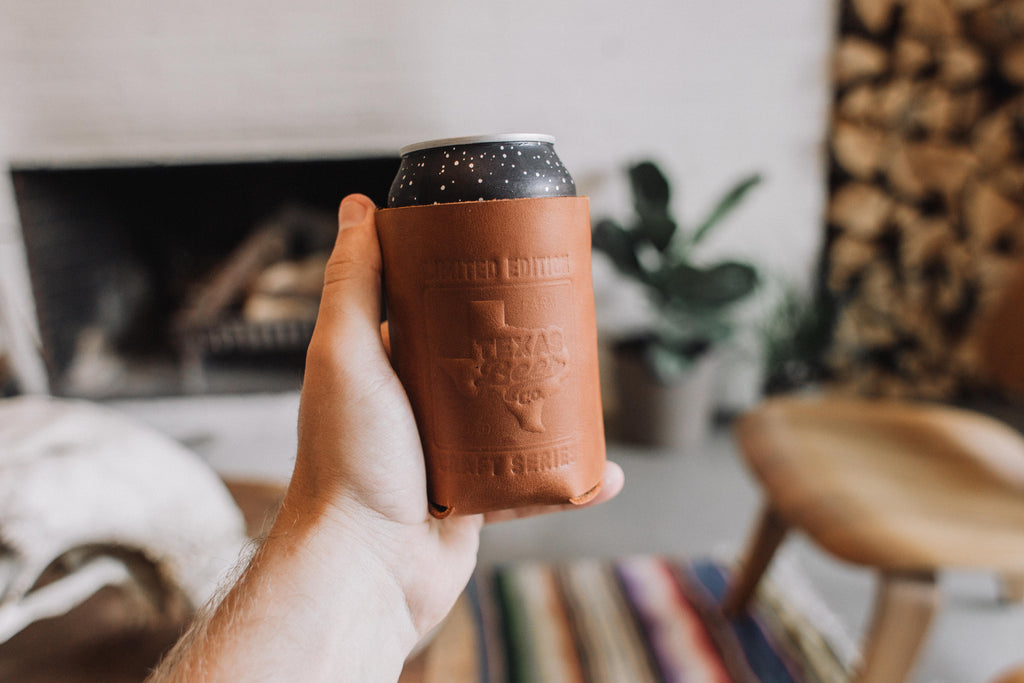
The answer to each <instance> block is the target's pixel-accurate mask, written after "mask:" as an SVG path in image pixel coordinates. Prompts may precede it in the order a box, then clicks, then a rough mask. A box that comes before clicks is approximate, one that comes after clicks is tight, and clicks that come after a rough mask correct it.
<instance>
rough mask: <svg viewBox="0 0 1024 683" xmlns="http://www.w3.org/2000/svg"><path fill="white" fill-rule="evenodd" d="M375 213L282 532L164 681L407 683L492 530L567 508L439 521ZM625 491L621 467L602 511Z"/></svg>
mask: <svg viewBox="0 0 1024 683" xmlns="http://www.w3.org/2000/svg"><path fill="white" fill-rule="evenodd" d="M374 212H375V209H374V206H373V203H372V202H371V201H370V200H369V199H368V198H366V197H364V196H362V195H353V196H351V197H347V198H346V199H345V200H344V201H343V202H342V204H341V208H340V209H339V224H340V231H339V234H338V239H337V242H336V244H335V247H334V252H333V253H332V255H331V258H330V261H329V263H328V265H327V271H326V274H325V283H324V291H323V297H322V299H321V304H320V313H319V317H318V319H317V323H316V329H315V331H314V333H313V339H312V341H311V342H310V345H309V351H308V353H307V357H306V376H305V382H304V385H303V388H302V399H301V402H300V408H299V446H298V454H297V457H296V461H295V470H294V473H293V475H292V479H291V483H290V484H289V487H288V492H287V493H286V494H285V498H284V501H283V503H282V505H281V510H280V512H279V513H278V516H277V519H276V520H275V521H274V525H273V527H272V528H271V530H270V533H269V534H268V535H267V537H266V539H264V541H263V544H262V545H261V546H260V547H259V549H258V550H257V552H256V554H255V555H254V556H253V558H252V560H251V562H250V563H249V565H248V567H246V568H245V571H244V572H243V573H242V575H241V576H240V577H239V578H238V580H237V581H236V582H235V583H234V584H233V585H232V586H231V587H230V590H229V591H228V592H227V593H226V595H225V596H224V597H223V599H222V600H220V601H219V602H214V603H211V605H210V606H209V607H208V608H207V610H206V611H205V613H204V614H202V615H200V616H199V617H198V618H197V619H196V620H195V622H194V623H193V625H192V626H191V627H190V629H189V632H188V633H187V634H186V635H185V636H183V637H182V638H181V639H180V640H179V642H178V644H177V645H176V646H175V647H174V649H173V650H172V651H171V653H170V654H169V655H168V656H167V657H166V658H165V660H164V662H163V663H162V664H161V665H160V667H159V668H158V669H157V670H156V671H155V672H154V674H153V676H152V677H151V679H150V681H151V682H152V683H168V682H174V683H178V682H179V681H180V682H182V683H185V682H189V681H196V680H203V681H209V682H213V681H237V680H303V681H333V680H354V681H355V680H357V681H387V680H392V681H393V680H395V679H396V678H397V677H398V674H399V672H400V671H401V669H402V663H403V662H404V660H405V658H406V656H407V655H408V654H409V652H410V651H411V650H412V648H413V647H414V646H415V644H416V643H417V642H418V641H419V640H420V639H421V638H422V637H423V635H424V634H426V633H427V632H428V631H429V630H430V629H431V628H433V626H435V625H436V624H437V623H438V622H440V620H441V619H442V618H443V617H444V615H445V614H447V613H448V611H449V610H450V609H451V607H452V605H453V604H454V603H455V600H456V598H457V597H458V595H459V594H460V593H461V591H462V589H463V588H464V587H465V585H466V582H467V581H468V580H469V576H470V573H471V572H472V571H473V567H474V566H475V564H476V553H477V548H478V546H479V537H480V529H481V527H482V526H483V524H484V523H486V522H491V521H499V520H502V519H511V518H516V517H523V516H529V515H534V514H539V513H541V512H548V511H551V510H557V509H561V507H560V506H556V507H540V508H529V509H522V510H510V511H505V512H498V513H493V514H489V515H486V516H484V515H474V516H461V517H459V516H452V517H448V518H446V519H443V520H439V519H435V518H433V517H431V516H430V513H429V511H428V506H427V486H426V468H425V465H424V462H423V451H422V449H421V447H420V439H419V434H418V433H417V430H416V422H415V419H414V418H413V414H412V409H411V408H410V406H409V402H408V401H407V399H406V396H405V392H404V390H403V389H402V385H401V383H400V382H399V381H398V377H397V376H396V375H395V373H394V372H393V371H392V369H391V364H390V362H389V360H388V356H387V352H386V348H385V341H384V338H383V337H386V335H383V337H382V333H381V328H380V327H379V326H378V321H379V317H380V302H381V292H380V290H381V255H380V247H379V245H378V243H377V233H376V227H375V224H374ZM622 484H623V475H622V470H621V469H620V468H619V467H618V466H617V465H614V464H609V465H608V466H607V468H606V470H605V474H604V480H603V485H602V489H601V491H600V493H599V494H598V495H597V497H596V498H595V499H594V500H592V501H591V502H590V503H589V504H590V505H593V504H596V503H599V502H601V501H604V500H607V499H609V498H611V497H612V496H614V495H615V494H617V493H618V492H619V490H620V489H621V488H622ZM565 507H568V506H565Z"/></svg>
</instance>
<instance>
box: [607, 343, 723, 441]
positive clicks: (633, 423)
mask: <svg viewBox="0 0 1024 683" xmlns="http://www.w3.org/2000/svg"><path fill="white" fill-rule="evenodd" d="M717 366H718V363H717V358H716V356H715V354H714V353H705V354H702V355H701V356H700V357H699V359H698V360H696V361H695V362H694V364H693V365H692V366H691V367H690V369H689V370H687V371H686V372H685V373H683V374H682V375H681V376H680V377H678V378H677V379H675V380H674V381H672V382H669V383H668V384H664V383H662V382H659V381H658V380H657V379H656V378H655V377H654V375H653V374H652V373H651V371H650V370H649V369H648V368H647V365H646V364H645V363H644V362H643V360H642V358H641V356H640V354H638V353H637V352H635V351H632V350H623V349H617V350H616V351H615V390H616V392H617V394H618V395H617V399H618V411H617V415H616V420H615V425H614V431H613V433H614V434H615V436H616V437H618V438H619V439H621V440H622V441H625V442H628V443H636V444H641V445H645V446H652V447H656V448H665V449H670V450H684V451H685V450H691V449H693V448H694V447H696V446H699V445H700V444H701V442H702V441H704V439H705V438H706V437H707V435H708V432H709V430H710V426H711V420H712V416H713V413H714V406H715V400H714V398H715V396H714V394H715V392H714V389H715V370H716V368H717Z"/></svg>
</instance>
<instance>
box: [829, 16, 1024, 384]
mask: <svg viewBox="0 0 1024 683" xmlns="http://www.w3.org/2000/svg"><path fill="white" fill-rule="evenodd" d="M840 16H841V23H840V34H839V37H838V42H837V46H836V51H835V56H834V59H835V61H834V72H833V77H834V84H835V100H834V105H833V120H832V126H831V132H830V171H831V174H830V200H829V207H828V224H829V230H828V239H827V242H826V249H827V252H826V258H827V277H828V279H827V286H828V288H829V289H830V291H831V292H832V293H833V294H834V295H835V296H836V297H837V299H838V301H839V302H841V308H840V313H839V317H838V320H837V323H836V329H835V335H834V345H833V348H832V350H831V356H830V360H831V364H832V367H833V370H834V372H835V374H836V376H837V377H838V378H839V379H840V380H841V381H842V382H843V383H845V385H846V386H847V387H848V388H850V389H852V390H854V391H856V392H858V393H862V394H869V395H882V396H916V397H922V398H937V399H948V398H954V397H958V396H961V395H963V394H965V393H969V392H973V391H975V390H977V389H978V388H980V387H981V384H980V382H981V380H980V377H979V374H978V370H979V363H978V358H977V352H976V350H975V344H974V343H973V340H972V338H973V331H974V329H975V328H976V326H977V321H978V320H979V319H980V318H979V316H981V315H983V314H984V312H985V310H986V307H987V306H989V305H990V304H991V302H992V300H993V298H994V297H995V296H996V295H997V294H998V292H999V291H1000V289H1001V286H1002V285H1003V283H1004V282H1005V280H1006V277H1007V274H1008V272H1009V271H1010V269H1011V268H1012V267H1013V266H1014V263H1015V260H1016V259H1018V258H1019V256H1018V255H1019V254H1020V253H1022V250H1024V148H1022V144H1024V94H1022V92H1024V91H1022V86H1024V0H842V10H841V14H840Z"/></svg>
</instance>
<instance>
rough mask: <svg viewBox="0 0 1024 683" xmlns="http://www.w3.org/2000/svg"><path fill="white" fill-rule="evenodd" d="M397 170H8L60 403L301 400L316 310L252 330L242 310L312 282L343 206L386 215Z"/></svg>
mask: <svg viewBox="0 0 1024 683" xmlns="http://www.w3.org/2000/svg"><path fill="white" fill-rule="evenodd" d="M397 167H398V159H397V158H363V159H340V160H333V159H332V160H326V159H318V160H310V161H294V160H288V161H254V162H233V163H208V164H182V165H156V164H148V165H144V164H139V165H118V166H107V167H73V168H53V167H46V168H41V167H16V168H12V170H11V175H12V179H13V183H14V187H15V194H16V199H17V205H18V211H19V213H20V216H21V225H22V232H23V237H24V243H25V250H26V255H27V260H28V266H29V273H30V278H31V282H32V291H33V296H34V298H35V303H36V308H37V312H38V317H39V326H40V337H41V342H42V347H43V355H44V358H45V361H46V365H47V371H48V373H49V378H50V385H51V391H52V392H53V393H54V394H56V395H62V396H74V397H87V398H115V397H118V398H122V397H141V396H166V395H180V394H193V393H206V394H224V393H248V392H262V391H280V390H291V389H297V388H298V387H299V385H300V382H301V377H302V364H303V358H304V349H305V343H306V341H308V335H309V333H310V331H311V329H312V319H313V318H315V302H313V304H312V305H311V304H309V303H308V302H296V300H295V298H294V296H293V297H292V298H291V299H290V300H289V301H290V303H291V304H292V308H291V309H287V308H282V307H281V306H280V305H279V303H275V301H277V302H280V301H282V300H288V296H290V295H288V293H287V292H286V293H285V296H284V298H283V299H282V298H280V297H279V298H278V299H277V300H270V301H269V303H268V300H267V298H266V297H264V298H263V300H261V304H262V308H260V309H259V311H261V312H258V313H256V314H253V313H252V312H251V311H250V310H243V308H244V307H245V305H246V297H247V296H249V295H250V294H251V292H250V290H251V288H252V281H253V279H254V278H255V277H256V276H257V275H258V274H259V273H260V272H262V271H264V270H265V269H267V268H270V267H273V266H274V265H275V262H287V263H291V264H295V267H296V268H300V269H301V268H305V271H306V276H307V277H306V280H307V282H308V281H309V279H310V278H309V270H310V269H311V268H315V267H316V264H317V263H318V262H319V263H320V267H321V268H322V261H323V259H324V258H325V254H326V252H327V250H329V248H330V243H331V241H332V240H333V234H334V232H335V230H336V223H335V220H336V219H335V212H336V210H337V205H338V202H339V201H340V199H341V197H343V196H344V195H345V194H347V193H350V192H364V193H367V194H368V195H369V196H370V197H371V198H372V199H373V200H374V201H376V202H377V203H378V204H380V203H382V202H383V200H384V196H385V192H386V190H387V187H388V186H389V185H390V182H391V178H392V176H393V175H394V172H395V170H396V169H397ZM306 289H309V287H308V286H307V287H306ZM282 310H283V311H285V312H284V313H281V312H279V311H282ZM290 310H300V311H301V312H302V313H301V315H299V314H296V315H290V314H289V313H288V312H287V311H290ZM310 310H312V313H311V314H310ZM268 311H269V312H268ZM275 311H278V312H277V313H275ZM275 315H276V316H277V317H276V318H275Z"/></svg>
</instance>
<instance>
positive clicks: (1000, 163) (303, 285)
mask: <svg viewBox="0 0 1024 683" xmlns="http://www.w3.org/2000/svg"><path fill="white" fill-rule="evenodd" d="M1022 85H1024V3H1022V2H1019V1H1017V0H831V1H830V2H820V1H819V0H791V1H789V2H784V3H751V2H744V1H742V0H719V1H718V2H713V3H709V2H704V3H696V2H689V1H679V0H671V1H670V0H635V1H634V2H632V3H630V4H629V6H628V7H627V6H625V5H624V4H622V3H611V2H605V1H603V0H588V1H587V2H583V1H581V0H565V1H563V2H556V3H553V2H539V1H537V0H517V1H516V2H505V1H501V2H491V3H480V2H468V1H465V0H448V1H446V2H444V3H441V4H437V3H433V4H431V3H414V2H393V3H338V2H322V1H318V0H295V1H293V2H290V3H273V2H264V1H249V2H241V1H240V0H217V1H216V2H210V1H208V0H207V1H204V2H198V1H196V0H183V1H181V2H175V3H163V4H159V5H157V4H151V3H131V2H123V1H121V0H92V1H91V2H81V1H77V0H75V1H72V2H68V1H66V0H4V1H3V2H0V92H2V93H4V95H3V97H0V166H3V170H4V172H3V173H0V396H8V397H25V396H28V395H43V396H55V397H64V398H75V399H88V400H91V401H96V402H100V403H102V404H103V405H104V406H106V407H109V408H113V409H115V410H117V411H118V412H120V413H123V414H125V415H127V416H129V417H130V418H131V419H133V420H136V421H137V422H138V423H140V424H143V425H146V426H147V427H149V428H152V429H154V430H156V431H157V432H159V433H162V434H165V435H168V436H171V437H172V438H173V439H175V440H176V441H177V442H179V443H181V444H184V445H185V446H186V447H187V448H189V449H191V450H192V451H194V452H195V453H198V454H199V455H200V456H201V457H202V459H203V460H204V461H205V462H206V463H207V464H209V465H210V466H211V467H212V469H213V470H214V471H216V473H217V474H218V475H219V476H220V477H222V478H224V479H227V480H245V481H260V482H270V483H272V484H276V485H280V484H281V483H282V482H286V481H287V478H288V477H289V475H290V470H291V464H292V462H293V459H294V449H295V436H294V427H295V417H296V411H297V402H298V390H299V388H300V382H301V377H302V366H303V356H304V351H305V347H306V344H307V343H308V338H309V334H310V332H311V330H312V325H313V323H314V321H315V315H316V306H317V301H318V296H319V288H320V283H321V281H322V272H323V264H324V261H325V259H326V252H327V250H329V248H330V245H331V244H332V241H333V235H334V232H335V230H336V219H335V212H336V209H337V205H338V203H339V201H340V199H341V198H342V197H343V196H344V195H346V194H348V193H350V192H362V193H365V194H367V195H369V196H370V197H371V198H373V199H374V200H375V201H376V202H377V203H378V205H382V204H383V200H384V197H385V193H386V191H387V188H388V186H389V185H390V182H391V178H392V176H393V174H394V171H395V170H396V169H397V167H398V152H397V150H398V148H399V147H401V146H403V145H406V144H409V143H412V142H417V141H421V140H427V139H434V138H442V137H450V136H460V135H473V134H487V133H499V132H538V133H547V134H551V135H554V136H555V137H556V138H557V143H556V149H557V151H558V154H559V156H560V157H561V159H562V160H563V161H564V163H565V165H566V167H567V168H568V169H570V171H571V172H572V173H573V175H574V177H575V179H576V183H577V186H578V188H579V190H580V193H581V194H586V195H588V196H589V197H590V202H591V213H592V217H593V219H594V228H595V233H594V234H595V246H596V249H595V252H594V285H595V299H596V303H597V312H598V326H599V333H600V343H601V354H602V385H603V386H602V397H603V400H604V404H605V410H606V414H607V415H606V416H607V423H608V433H609V436H610V439H611V440H610V451H609V452H610V455H611V457H613V458H614V459H616V460H618V461H619V462H621V463H622V464H623V466H624V467H625V469H626V472H627V490H626V491H625V492H624V493H623V494H622V496H620V498H619V499H617V500H616V501H614V502H613V503H611V504H608V505H607V506H604V507H602V508H600V509H597V510H593V511H587V512H586V513H579V514H577V513H574V514H573V515H567V516H565V517H564V518H559V519H556V520H551V519H546V520H537V521H529V522H523V523H517V524H514V525H508V526H506V527H501V528H497V529H492V530H488V532H487V533H486V534H485V537H484V542H483V546H482V549H481V561H482V563H483V564H484V565H497V564H500V563H502V562H507V561H514V560H519V559H523V558H527V557H529V558H535V559H536V558H539V559H545V560H558V559H566V558H574V557H582V556H600V557H620V556H623V555H627V554H632V553H670V554H684V555H707V554H711V553H719V554H722V553H725V554H727V555H730V556H732V555H735V554H736V553H737V552H739V549H740V548H741V547H742V544H743V540H744V538H746V537H747V534H748V532H749V530H750V527H751V524H752V523H753V520H754V519H755V515H756V513H757V510H758V506H759V504H760V501H761V500H762V499H764V497H765V496H766V495H768V494H766V493H765V492H764V491H763V490H762V484H761V482H759V481H758V480H757V478H756V477H755V476H752V475H751V474H750V472H749V471H748V469H747V468H746V467H745V466H744V465H743V462H742V460H741V458H740V457H738V456H739V452H738V451H739V450H740V449H739V448H738V447H737V445H736V443H735V442H734V441H733V438H732V436H731V434H732V432H731V428H732V426H733V421H732V420H733V418H734V417H735V416H737V415H739V414H742V413H744V412H746V411H748V410H750V409H752V408H755V407H756V406H758V405H759V404H761V403H762V401H764V400H765V398H766V397H767V396H770V395H774V394H779V393H794V392H796V393H804V392H817V391H819V390H820V389H821V388H822V387H824V386H827V387H829V388H830V389H832V390H835V391H837V392H839V393H841V394H843V395H845V396H856V397H860V398H866V399H867V398H870V399H889V400H897V401H908V402H915V403H916V402H919V401H922V400H923V401H929V402H934V403H937V404H942V405H956V406H961V407H964V406H967V407H970V408H971V409H972V410H981V411H984V412H985V413H988V414H994V415H997V416H998V417H1000V418H1001V419H1003V420H1004V421H1006V422H1008V423H1010V424H1012V425H1020V424H1021V423H1024V410H1022V409H1021V404H1020V403H1019V402H1015V401H1014V400H1012V399H1011V398H1010V395H1009V394H1007V393H1006V392H1004V391H1002V390H1001V388H1000V387H999V382H998V381H995V380H997V379H998V374H999V372H998V370H996V371H995V372H993V369H992V365H991V363H989V362H987V360H986V353H987V348H988V346H986V344H987V342H986V340H985V334H986V333H987V332H988V330H987V328H986V321H987V316H988V314H989V313H991V312H992V311H994V310H996V309H998V308H999V306H1000V305H1001V304H1002V302H1004V301H1005V296H1004V292H1005V291H1006V287H1007V285H1008V283H1010V282H1011V280H1012V278H1013V275H1014V273H1015V272H1016V269H1017V267H1018V264H1019V261H1020V257H1021V254H1022V248H1024V161H1022V153H1024V149H1022V147H1021V143H1022V141H1024V98H1022V95H1021V87H1022ZM652 197H654V198H656V201H654V204H653V205H654V206H656V210H655V211H654V213H652V209H651V207H652V202H651V199H652ZM666 221H667V222H666ZM665 225H671V226H672V227H671V230H670V232H669V238H668V239H667V240H662V239H661V238H659V237H658V236H657V235H658V234H661V235H662V237H664V233H663V232H662V233H658V230H661V229H663V228H664V226H665ZM659 226H660V227H659ZM619 237H621V238H622V239H618V238H619ZM662 242H664V243H662ZM623 244H627V245H628V248H626V249H625V250H624V248H623ZM634 256H635V260H633V258H634ZM634 262H635V263H639V264H641V268H640V272H639V273H638V272H637V271H636V270H633V271H631V270H630V267H629V266H628V264H629V263H634ZM680 263H683V264H685V267H686V269H687V271H686V272H687V273H692V274H693V278H694V279H692V280H687V282H686V283H684V284H685V285H687V286H681V287H680V288H677V289H673V288H672V287H668V288H664V287H658V286H653V285H652V282H653V281H654V280H655V279H656V278H652V277H650V276H651V274H652V273H656V272H657V271H658V269H660V268H663V267H664V268H679V267H680ZM624 264H627V265H626V267H624ZM695 283H696V284H695ZM1011 317H1015V318H1016V317H1019V316H1016V313H1013V315H1012V316H1011ZM1015 348H1016V347H1015ZM1011 353H1017V355H1018V356H1019V353H1018V352H1014V351H1011ZM855 431H856V430H855ZM3 448H4V444H3V443H0V451H2V449H3ZM1011 450H1012V449H1011ZM1021 452H1024V451H1021ZM1018 456H1020V452H1016V451H1015V452H1014V453H1013V454H1012V457H1011V460H1013V459H1014V458H1016V460H1013V461H1014V462H1015V463H1019V462H1024V461H1020V460H1019V458H1018ZM1014 467H1017V464H1015V465H1014ZM836 469H837V471H841V469H842V468H839V467H837V468H836ZM1015 471H1016V470H1015ZM1022 476H1024V475H1022ZM1013 495H1014V496H1015V497H1016V498H1017V499H1018V502H1019V498H1020V495H1021V494H1020V491H1019V490H1015V492H1014V493H1013ZM1015 514H1016V513H1015ZM1012 519H1013V520H1020V519H1024V518H1020V517H1013V518H1012ZM652 520H653V521H652ZM1020 526H1021V525H1020V524H1017V526H1016V527H1015V528H1016V530H1017V531H1018V532H1019V531H1020V528H1019V527H1020ZM795 545H796V548H795V549H794V550H793V551H792V555H793V557H794V558H795V561H796V562H797V564H800V565H801V566H802V567H803V571H804V572H806V573H807V575H808V576H809V577H810V583H811V584H812V585H813V588H814V590H815V591H817V592H818V593H820V594H822V595H823V599H824V602H825V603H827V605H828V609H829V610H831V611H834V612H835V613H836V614H838V621H839V622H840V623H841V629H840V630H846V631H848V632H850V633H857V632H859V631H860V630H862V629H864V628H865V626H866V625H867V624H868V623H869V621H870V617H871V614H870V606H871V599H872V590H873V587H874V584H873V576H874V575H873V574H872V573H871V572H863V571H860V570H854V569H853V568H851V567H850V565H848V564H846V563H844V562H841V561H837V560H834V559H831V558H829V557H827V556H825V555H824V554H822V553H820V552H819V551H818V550H817V549H816V548H815V547H814V545H813V544H812V543H810V542H807V541H804V540H802V539H801V540H799V541H798V542H797V543H796V544H795ZM949 581H950V583H948V584H945V587H946V588H949V594H950V595H951V596H952V597H951V598H950V604H949V605H948V609H946V610H944V611H943V612H942V613H941V617H939V619H938V621H937V622H936V626H935V628H934V630H933V632H932V634H931V636H930V640H929V641H928V644H927V645H926V647H925V649H924V651H923V655H922V657H923V658H922V664H921V668H920V672H921V674H920V675H921V678H920V680H934V681H939V680H947V681H986V680H991V678H992V676H994V675H995V674H996V673H997V672H999V671H1005V670H1006V669H1007V667H1009V666H1010V665H1012V664H1015V663H1020V661H1019V660H1020V656H1019V653H1020V652H1021V651H1024V650H1022V646H1021V643H1024V640H1022V639H1021V638H1022V635H1021V634H1022V633H1024V614H1022V613H1021V609H1020V606H1019V605H1014V606H1010V607H1005V606H1000V605H998V604H997V601H996V600H995V594H996V592H997V591H996V589H995V583H994V582H993V581H992V577H991V576H981V577H979V576H977V575H974V574H971V575H953V578H952V579H949ZM966 642H969V643H970V645H965V644H964V643H966ZM880 680H881V679H880ZM892 680H896V679H892Z"/></svg>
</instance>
